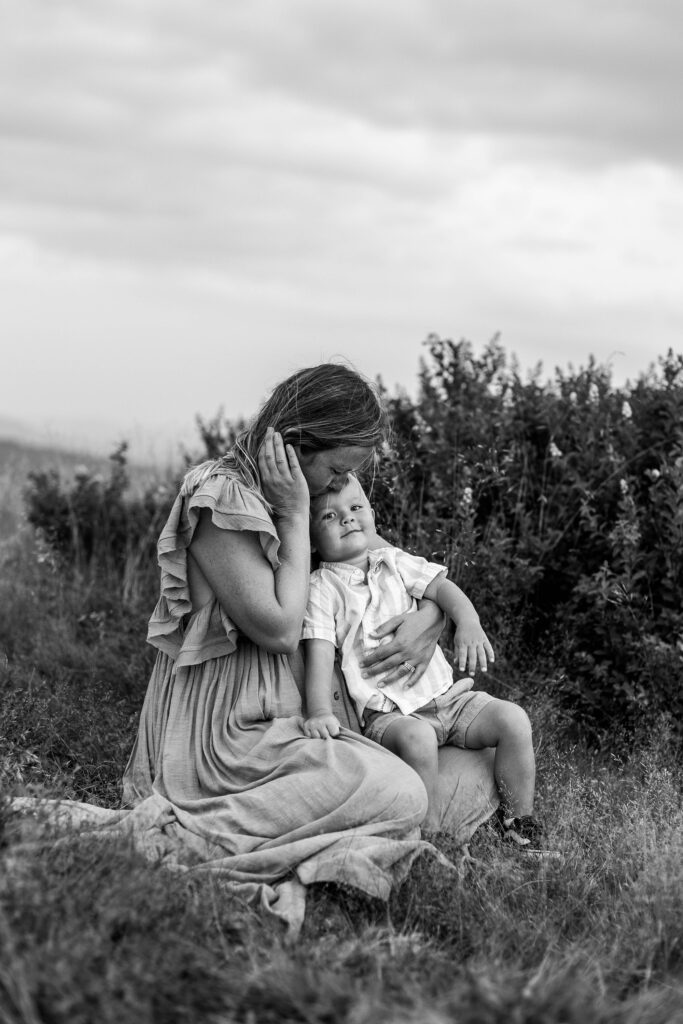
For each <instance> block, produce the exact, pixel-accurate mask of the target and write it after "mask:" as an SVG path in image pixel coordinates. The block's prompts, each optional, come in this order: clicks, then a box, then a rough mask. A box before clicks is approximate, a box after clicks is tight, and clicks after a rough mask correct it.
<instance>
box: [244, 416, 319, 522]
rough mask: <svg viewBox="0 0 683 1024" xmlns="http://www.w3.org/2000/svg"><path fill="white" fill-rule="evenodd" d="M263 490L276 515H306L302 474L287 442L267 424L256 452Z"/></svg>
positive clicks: (307, 496) (305, 490)
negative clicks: (261, 442)
mask: <svg viewBox="0 0 683 1024" xmlns="http://www.w3.org/2000/svg"><path fill="white" fill-rule="evenodd" d="M257 461H258V469H259V476H260V478H261V487H262V489H263V494H264V497H265V499H266V501H268V502H269V503H270V504H271V505H272V506H273V511H274V512H275V513H276V515H278V516H283V517H285V516H288V515H296V514H300V515H306V516H307V515H308V508H309V503H310V496H309V493H308V484H307V483H306V478H305V477H304V475H303V473H302V472H301V467H300V465H299V460H298V459H297V457H296V452H295V451H294V448H293V447H292V445H291V444H287V445H286V444H284V442H283V440H282V436H281V435H280V434H278V433H277V432H276V431H274V430H273V428H272V427H268V429H267V430H266V436H265V438H264V439H263V444H262V445H261V447H260V448H259V453H258V456H257Z"/></svg>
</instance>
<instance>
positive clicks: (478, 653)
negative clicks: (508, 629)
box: [424, 576, 495, 675]
mask: <svg viewBox="0 0 683 1024" xmlns="http://www.w3.org/2000/svg"><path fill="white" fill-rule="evenodd" d="M424 596H425V597H427V598H429V599H430V600H431V601H434V602H436V604H438V606H439V608H441V609H442V611H444V612H445V613H446V615H448V617H449V618H451V619H452V620H453V622H454V623H455V654H456V658H457V661H458V668H459V670H460V671H461V672H464V671H465V670H467V671H468V672H469V673H470V675H472V673H473V672H474V671H475V669H476V668H477V665H478V666H479V668H480V669H481V670H482V672H486V670H487V667H488V664H487V659H488V661H491V662H492V661H494V660H495V655H494V653H493V648H492V647H491V644H490V643H489V639H488V637H487V635H486V633H485V632H484V630H483V629H482V628H481V623H480V621H479V616H478V615H477V611H476V609H475V607H474V605H473V604H472V602H471V601H470V599H469V597H467V595H466V594H464V593H463V592H462V590H461V589H460V587H458V586H456V585H455V583H453V581H452V580H449V579H446V577H445V576H437V577H436V579H434V580H432V581H431V583H430V584H429V585H428V587H427V588H426V590H425V592H424Z"/></svg>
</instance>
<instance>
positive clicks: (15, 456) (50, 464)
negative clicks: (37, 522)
mask: <svg viewBox="0 0 683 1024" xmlns="http://www.w3.org/2000/svg"><path fill="white" fill-rule="evenodd" d="M81 466H85V467H86V468H87V469H88V470H89V471H90V472H92V473H101V474H102V476H104V477H105V479H106V478H107V477H108V476H109V472H110V469H111V461H110V459H109V458H106V457H104V456H102V455H92V454H86V453H84V452H78V451H67V450H63V449H61V448H55V447H50V446H46V445H38V444H28V443H24V442H22V441H18V440H11V439H2V438H0V541H2V540H7V539H8V538H9V537H11V536H12V535H13V534H14V533H15V532H16V531H17V529H18V528H19V526H20V524H21V523H22V522H23V520H24V503H23V492H24V490H25V488H26V484H27V481H28V474H29V473H39V472H46V471H48V470H56V472H57V473H59V475H60V477H61V478H62V479H63V480H64V481H65V482H66V483H70V482H71V481H72V480H73V478H74V473H75V471H76V469H78V468H79V467H81ZM128 472H129V476H130V481H131V489H133V490H138V489H140V490H142V489H145V488H146V487H147V486H148V485H149V484H150V483H153V482H154V481H160V480H163V479H164V478H168V476H169V475H170V474H169V471H168V470H165V469H163V468H162V469H161V470H160V469H159V468H158V467H154V466H140V465H135V464H129V466H128Z"/></svg>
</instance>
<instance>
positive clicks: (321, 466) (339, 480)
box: [296, 445, 372, 498]
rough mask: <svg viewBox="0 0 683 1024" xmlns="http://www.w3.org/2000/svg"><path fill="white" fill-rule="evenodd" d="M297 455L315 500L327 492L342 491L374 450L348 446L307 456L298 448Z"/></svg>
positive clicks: (310, 453)
mask: <svg viewBox="0 0 683 1024" xmlns="http://www.w3.org/2000/svg"><path fill="white" fill-rule="evenodd" d="M296 453H297V456H298V458H299V465H300V466H301V471H302V473H303V474H304V476H305V477H306V483H307V484H308V489H309V491H310V492H311V497H312V498H314V497H316V495H318V494H324V493H325V491H340V490H341V489H342V487H343V486H344V485H345V483H346V481H347V479H348V475H349V473H355V472H356V471H357V470H358V469H360V467H361V466H362V465H363V463H364V462H366V461H367V460H368V459H369V458H370V456H371V455H372V448H358V447H357V446H355V445H348V446H346V447H344V448H330V449H329V451H324V452H309V453H308V454H305V455H304V454H303V453H302V452H300V451H299V449H298V448H297V449H296Z"/></svg>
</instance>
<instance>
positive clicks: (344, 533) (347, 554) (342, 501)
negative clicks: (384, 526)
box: [311, 477, 375, 562]
mask: <svg viewBox="0 0 683 1024" xmlns="http://www.w3.org/2000/svg"><path fill="white" fill-rule="evenodd" d="M374 536H375V513H374V512H373V511H372V509H371V508H370V505H369V503H368V499H367V498H366V497H365V494H364V493H363V490H362V488H361V486H360V484H359V483H358V481H357V480H356V479H355V478H353V477H351V478H350V479H349V481H348V483H346V484H345V485H344V487H342V489H341V490H340V491H336V492H332V491H330V492H328V493H327V494H323V495H321V496H320V497H319V498H314V499H313V501H312V502H311V544H312V547H313V550H314V551H317V552H318V554H319V555H320V557H321V559H322V560H323V561H324V562H355V560H356V559H359V558H363V557H365V556H367V551H368V545H369V542H370V540H371V538H372V537H374Z"/></svg>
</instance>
